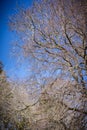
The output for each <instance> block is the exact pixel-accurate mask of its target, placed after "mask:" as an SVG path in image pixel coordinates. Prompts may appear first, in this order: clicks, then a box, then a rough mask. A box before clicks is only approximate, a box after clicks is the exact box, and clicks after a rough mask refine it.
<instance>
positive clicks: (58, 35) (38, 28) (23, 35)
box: [10, 0, 87, 89]
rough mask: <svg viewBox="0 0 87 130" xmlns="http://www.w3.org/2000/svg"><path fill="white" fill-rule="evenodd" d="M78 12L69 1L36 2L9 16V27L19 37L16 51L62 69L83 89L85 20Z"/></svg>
mask: <svg viewBox="0 0 87 130" xmlns="http://www.w3.org/2000/svg"><path fill="white" fill-rule="evenodd" d="M67 2H68V4H67ZM78 9H79V7H78V4H73V2H72V1H65V2H64V1H63V0H62V1H58V0H51V1H50V0H49V1H40V2H35V3H34V5H33V7H32V8H28V9H26V10H24V9H21V10H20V11H19V13H17V14H16V15H15V16H13V17H11V20H10V27H11V28H12V30H14V31H16V32H17V33H18V34H19V36H20V41H21V42H16V44H15V45H16V47H18V49H17V48H16V50H22V54H23V55H24V56H26V57H28V56H29V55H32V56H33V57H35V58H36V59H38V60H40V62H41V61H42V62H43V63H44V64H45V65H46V66H50V67H52V69H53V68H55V69H56V70H62V71H63V72H64V73H66V75H67V76H68V77H70V76H71V77H72V78H73V79H74V80H76V81H77V83H78V84H79V85H80V87H81V86H83V88H84V89H85V88H86V84H87V83H86V78H87V68H86V62H85V43H86V32H85V20H84V19H85V18H84V16H83V15H81V14H80V13H78ZM45 65H44V66H45ZM62 71H61V72H62Z"/></svg>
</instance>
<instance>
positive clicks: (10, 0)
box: [0, 0, 33, 76]
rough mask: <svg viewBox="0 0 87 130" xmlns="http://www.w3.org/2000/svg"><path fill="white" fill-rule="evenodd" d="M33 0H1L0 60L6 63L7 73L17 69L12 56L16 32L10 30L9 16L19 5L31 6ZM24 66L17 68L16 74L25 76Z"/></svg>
mask: <svg viewBox="0 0 87 130" xmlns="http://www.w3.org/2000/svg"><path fill="white" fill-rule="evenodd" d="M32 3H33V0H1V1H0V61H2V62H3V64H4V69H5V70H6V72H7V74H8V75H9V73H10V72H11V70H15V64H14V62H15V61H14V59H13V58H11V56H10V48H11V42H12V41H14V40H15V37H14V34H12V32H11V31H10V30H9V26H8V21H9V16H11V15H12V14H13V13H14V9H15V8H16V6H17V5H19V6H22V5H24V6H25V7H28V6H31V4H32ZM23 70H24V67H23V66H22V67H21V68H20V69H19V70H17V72H16V71H15V72H16V74H17V73H18V74H19V75H18V76H24V74H25V72H24V71H23Z"/></svg>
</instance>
